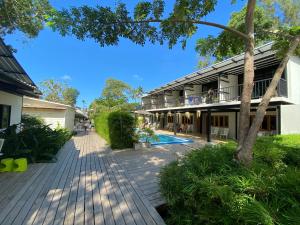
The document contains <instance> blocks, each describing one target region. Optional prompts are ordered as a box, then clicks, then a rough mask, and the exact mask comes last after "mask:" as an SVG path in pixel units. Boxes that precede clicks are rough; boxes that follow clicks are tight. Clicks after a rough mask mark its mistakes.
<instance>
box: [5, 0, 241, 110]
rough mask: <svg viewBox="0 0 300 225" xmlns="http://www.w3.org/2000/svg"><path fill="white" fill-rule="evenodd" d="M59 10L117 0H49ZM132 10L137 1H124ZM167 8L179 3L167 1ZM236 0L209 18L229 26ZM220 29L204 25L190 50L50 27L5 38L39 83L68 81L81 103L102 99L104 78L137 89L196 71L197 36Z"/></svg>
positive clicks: (223, 1) (226, 2) (237, 7)
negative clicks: (85, 36) (64, 33)
mask: <svg viewBox="0 0 300 225" xmlns="http://www.w3.org/2000/svg"><path fill="white" fill-rule="evenodd" d="M50 2H51V3H52V4H53V6H55V7H57V8H62V7H68V6H79V5H82V4H88V5H92V4H95V3H98V4H101V5H112V4H114V3H115V2H116V1H113V0H101V1H100V0H98V1H94V0H85V1H84V0H77V1H71V0H65V1H62V0H50ZM122 2H124V3H127V4H128V6H129V8H131V7H132V6H134V4H135V3H136V2H138V0H123V1H122ZM166 2H168V5H167V8H170V7H171V6H172V5H173V2H174V1H171V0H167V1H166ZM230 2H231V0H221V1H219V4H218V5H217V8H216V10H215V12H213V13H212V14H211V15H210V16H208V17H206V18H205V19H206V20H207V21H213V22H217V23H222V24H226V23H227V22H228V20H229V17H230V14H231V13H232V12H233V11H239V10H240V9H241V7H242V6H243V5H244V4H245V1H238V3H237V4H235V5H230ZM219 32H220V30H218V29H216V28H210V27H207V26H200V27H199V30H198V32H197V33H196V34H195V35H194V36H193V37H192V38H191V39H190V40H189V41H188V44H187V47H186V49H184V50H182V49H181V46H180V45H178V46H175V47H174V48H173V49H169V48H168V46H167V45H163V46H160V45H152V44H146V45H145V46H138V45H136V44H133V43H132V42H130V41H128V40H125V39H122V40H121V41H120V42H119V44H118V46H113V47H100V46H99V45H97V43H96V42H95V41H94V40H92V39H91V40H85V41H80V40H77V39H76V38H75V37H72V36H68V37H61V36H60V35H59V34H58V33H54V32H52V31H51V30H49V29H47V28H46V29H45V30H43V31H41V32H40V34H39V36H38V37H37V38H35V39H28V38H26V37H25V36H24V35H23V34H20V33H15V34H13V35H9V36H7V37H5V41H6V43H7V44H10V45H12V46H13V47H14V48H15V49H17V53H16V54H15V56H16V58H17V59H18V60H19V62H20V63H21V65H22V66H23V67H24V69H25V70H26V71H27V73H28V74H29V75H30V77H31V78H32V79H33V81H34V82H35V83H37V84H38V83H39V82H41V81H43V80H45V79H50V78H51V79H56V80H59V81H63V80H65V81H67V82H68V83H69V84H70V85H71V86H73V87H75V88H77V89H78V90H79V91H80V96H79V99H78V102H77V104H78V105H79V106H82V100H83V99H84V100H85V101H86V102H87V103H88V104H89V103H90V102H92V101H93V100H94V99H95V98H97V97H99V96H100V94H101V91H102V88H103V86H104V83H105V80H106V79H107V78H109V77H113V78H116V79H119V80H122V81H125V82H127V83H128V84H130V85H131V86H133V87H137V86H139V85H141V86H142V87H143V88H144V89H145V90H146V91H149V90H151V89H153V88H156V87H158V86H160V85H162V84H165V83H167V82H169V81H171V80H174V79H176V78H178V77H181V76H183V75H185V74H188V73H191V72H193V71H194V70H196V68H197V62H198V60H199V58H198V56H197V54H196V52H195V43H196V40H197V38H199V37H205V36H207V35H208V34H212V35H216V34H218V33H219Z"/></svg>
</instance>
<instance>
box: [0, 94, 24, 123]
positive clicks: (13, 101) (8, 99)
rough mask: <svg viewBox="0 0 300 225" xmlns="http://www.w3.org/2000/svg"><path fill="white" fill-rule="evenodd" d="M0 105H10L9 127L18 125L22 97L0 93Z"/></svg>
mask: <svg viewBox="0 0 300 225" xmlns="http://www.w3.org/2000/svg"><path fill="white" fill-rule="evenodd" d="M0 104H3V105H10V106H11V114H10V125H13V124H18V123H20V122H21V116H22V106H23V97H22V96H18V95H14V94H10V93H7V92H4V91H0Z"/></svg>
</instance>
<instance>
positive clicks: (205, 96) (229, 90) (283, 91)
mask: <svg viewBox="0 0 300 225" xmlns="http://www.w3.org/2000/svg"><path fill="white" fill-rule="evenodd" d="M271 81H272V79H264V80H259V81H255V82H254V87H253V92H252V99H259V98H261V97H262V96H263V95H264V93H265V92H266V90H267V88H268V87H269V85H270V83H271ZM242 89H243V85H236V86H230V87H224V88H219V89H214V90H209V91H207V92H201V93H199V94H194V95H188V96H186V97H177V98H173V99H168V100H167V101H162V100H160V101H157V103H156V104H144V106H143V107H144V109H146V110H149V109H162V108H172V107H184V106H195V105H202V104H213V103H222V102H231V101H239V100H240V96H241V93H242ZM276 97H287V82H286V80H284V79H281V80H280V81H279V84H278V86H277V90H276Z"/></svg>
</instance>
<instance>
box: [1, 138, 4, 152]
mask: <svg viewBox="0 0 300 225" xmlns="http://www.w3.org/2000/svg"><path fill="white" fill-rule="evenodd" d="M3 144H4V139H0V156H3V153H2V152H1V150H2V147H3Z"/></svg>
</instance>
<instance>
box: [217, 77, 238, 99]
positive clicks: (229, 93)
mask: <svg viewBox="0 0 300 225" xmlns="http://www.w3.org/2000/svg"><path fill="white" fill-rule="evenodd" d="M219 88H221V89H222V90H223V91H224V93H221V94H220V100H221V101H224V100H226V101H227V100H232V99H234V98H236V97H237V96H238V76H235V75H227V76H221V77H220V82H219Z"/></svg>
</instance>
